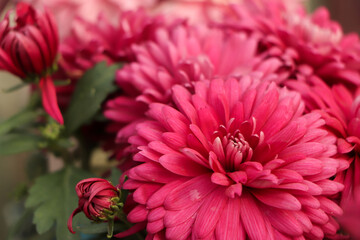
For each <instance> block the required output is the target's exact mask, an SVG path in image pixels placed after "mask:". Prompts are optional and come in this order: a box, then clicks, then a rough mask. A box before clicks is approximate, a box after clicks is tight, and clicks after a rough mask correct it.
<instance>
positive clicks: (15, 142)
mask: <svg viewBox="0 0 360 240" xmlns="http://www.w3.org/2000/svg"><path fill="white" fill-rule="evenodd" d="M41 141H42V138H41V137H39V136H36V135H31V134H15V133H14V134H5V135H1V136H0V156H6V155H11V154H16V153H21V152H27V151H32V150H35V149H37V148H38V147H39V144H40V143H41Z"/></svg>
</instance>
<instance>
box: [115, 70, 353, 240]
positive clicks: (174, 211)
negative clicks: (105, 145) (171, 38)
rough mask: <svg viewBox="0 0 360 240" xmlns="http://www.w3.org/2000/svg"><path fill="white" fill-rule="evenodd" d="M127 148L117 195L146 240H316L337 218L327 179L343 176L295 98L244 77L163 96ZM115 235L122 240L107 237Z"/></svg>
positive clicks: (324, 137)
mask: <svg viewBox="0 0 360 240" xmlns="http://www.w3.org/2000/svg"><path fill="white" fill-rule="evenodd" d="M172 100H173V106H169V105H165V104H161V103H153V104H150V109H149V111H148V112H147V115H148V117H149V118H150V120H148V121H145V122H143V123H141V124H139V125H138V126H137V135H136V136H133V137H131V138H130V140H129V141H130V142H131V143H132V144H133V145H134V146H137V147H138V149H139V153H137V154H136V155H135V156H134V160H135V161H138V162H139V163H140V164H139V165H138V166H136V167H133V168H132V169H130V170H129V171H128V172H127V173H126V175H127V176H128V177H129V179H128V180H127V181H126V182H125V183H124V186H123V187H124V188H125V189H129V190H132V191H134V192H133V194H132V195H131V196H132V198H133V200H134V201H135V202H136V203H137V205H136V206H135V207H134V208H133V210H132V211H131V212H130V213H129V214H128V220H129V221H131V222H133V223H141V224H143V223H146V224H147V226H146V229H147V232H148V238H149V239H323V238H324V236H333V235H335V234H336V231H337V229H338V224H337V223H336V221H335V220H334V218H333V217H334V216H340V215H341V214H342V209H341V208H340V207H339V206H338V205H337V204H335V203H334V202H333V201H331V200H330V199H329V196H330V195H332V194H336V193H338V192H339V191H341V190H342V189H343V185H342V184H340V183H338V182H336V181H332V180H329V178H330V177H331V176H333V175H334V174H336V173H337V172H338V171H340V170H343V169H345V168H346V167H348V163H347V162H346V161H344V160H342V159H337V158H334V154H336V145H335V141H336V138H335V137H334V136H332V135H330V134H329V133H328V132H327V131H326V130H325V129H324V128H323V126H324V124H325V122H324V121H323V120H322V119H321V118H320V115H319V114H316V113H310V114H306V115H303V110H304V105H303V102H302V101H301V97H300V95H299V94H297V93H296V92H291V91H288V90H287V89H285V88H282V89H280V88H278V87H277V86H276V84H275V83H273V82H272V83H270V82H269V81H263V82H260V81H257V80H254V79H253V78H251V77H249V76H244V77H242V78H241V79H240V80H238V79H235V78H230V79H228V80H222V79H214V80H212V81H210V82H208V81H200V82H196V83H194V93H192V92H190V91H189V90H187V89H186V88H185V87H183V86H180V85H176V86H174V87H173V88H172ZM116 236H118V237H119V236H121V234H119V235H116Z"/></svg>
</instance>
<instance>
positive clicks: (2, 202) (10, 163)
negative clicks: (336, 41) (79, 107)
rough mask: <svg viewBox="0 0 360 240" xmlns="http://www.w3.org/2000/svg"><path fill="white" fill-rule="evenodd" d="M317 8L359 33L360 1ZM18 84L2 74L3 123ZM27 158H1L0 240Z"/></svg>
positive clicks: (20, 103)
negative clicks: (10, 91) (322, 8)
mask: <svg viewBox="0 0 360 240" xmlns="http://www.w3.org/2000/svg"><path fill="white" fill-rule="evenodd" d="M46 1H51V0H46ZM83 1H87V0H83ZM119 1H122V0H119ZM126 1H128V0H126ZM285 1H291V0H285ZM11 4H12V2H9V1H8V0H0V9H1V8H2V7H3V6H5V5H7V8H8V7H9V6H10V5H11ZM318 6H326V7H327V8H328V9H329V10H330V12H331V17H332V19H334V20H336V21H338V22H340V23H341V25H342V26H343V29H344V32H345V33H349V32H360V0H342V1H339V0H309V2H308V7H309V9H310V11H312V10H313V9H315V8H317V7H318ZM18 83H20V80H19V79H17V78H16V77H14V76H11V75H10V74H7V73H4V72H1V71H0V122H1V121H3V120H5V119H8V118H9V117H11V116H12V115H13V114H15V113H16V112H18V111H19V110H21V109H22V108H23V107H24V106H25V105H26V103H27V101H28V99H29V89H27V88H22V89H21V90H18V91H16V92H12V93H4V92H3V90H4V89H8V88H10V87H12V86H14V85H16V84H18ZM0 147H1V146H0ZM26 157H27V154H26V153H25V154H19V155H16V156H11V157H0V194H1V195H0V239H6V236H7V233H8V227H9V226H11V225H12V224H14V220H15V219H16V216H14V215H13V214H9V212H12V213H13V212H14V211H13V208H16V207H17V205H14V204H13V203H11V202H13V201H11V200H12V199H13V198H14V197H15V196H16V194H17V192H18V191H20V190H21V186H22V185H23V184H24V183H25V181H26V178H25V174H24V168H25V166H26V161H25V160H26Z"/></svg>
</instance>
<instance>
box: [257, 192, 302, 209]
mask: <svg viewBox="0 0 360 240" xmlns="http://www.w3.org/2000/svg"><path fill="white" fill-rule="evenodd" d="M252 194H253V195H254V196H255V197H256V198H257V199H258V200H260V201H261V202H263V203H264V204H266V205H269V206H272V207H276V208H280V209H285V210H293V211H296V210H300V209H301V203H300V202H299V201H298V200H297V199H296V197H294V196H293V195H291V194H290V193H287V192H284V191H280V190H275V189H269V190H267V189H261V190H259V191H256V190H253V191H252Z"/></svg>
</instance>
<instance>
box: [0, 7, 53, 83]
mask: <svg viewBox="0 0 360 240" xmlns="http://www.w3.org/2000/svg"><path fill="white" fill-rule="evenodd" d="M16 15H17V17H16V19H15V22H16V23H15V26H14V27H10V20H9V13H7V14H6V16H5V19H4V20H3V21H2V22H1V23H0V69H4V70H7V71H9V72H11V73H13V74H15V75H17V76H19V77H21V78H25V77H32V76H34V75H37V76H43V75H45V74H46V73H47V72H48V71H50V70H51V68H52V66H53V64H54V60H55V57H56V54H57V49H58V45H59V41H58V33H57V27H56V25H55V22H54V19H53V17H52V15H51V14H50V13H49V12H47V11H45V12H44V13H41V12H38V11H35V10H34V8H32V7H31V6H30V5H28V4H26V3H19V4H17V6H16Z"/></svg>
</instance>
